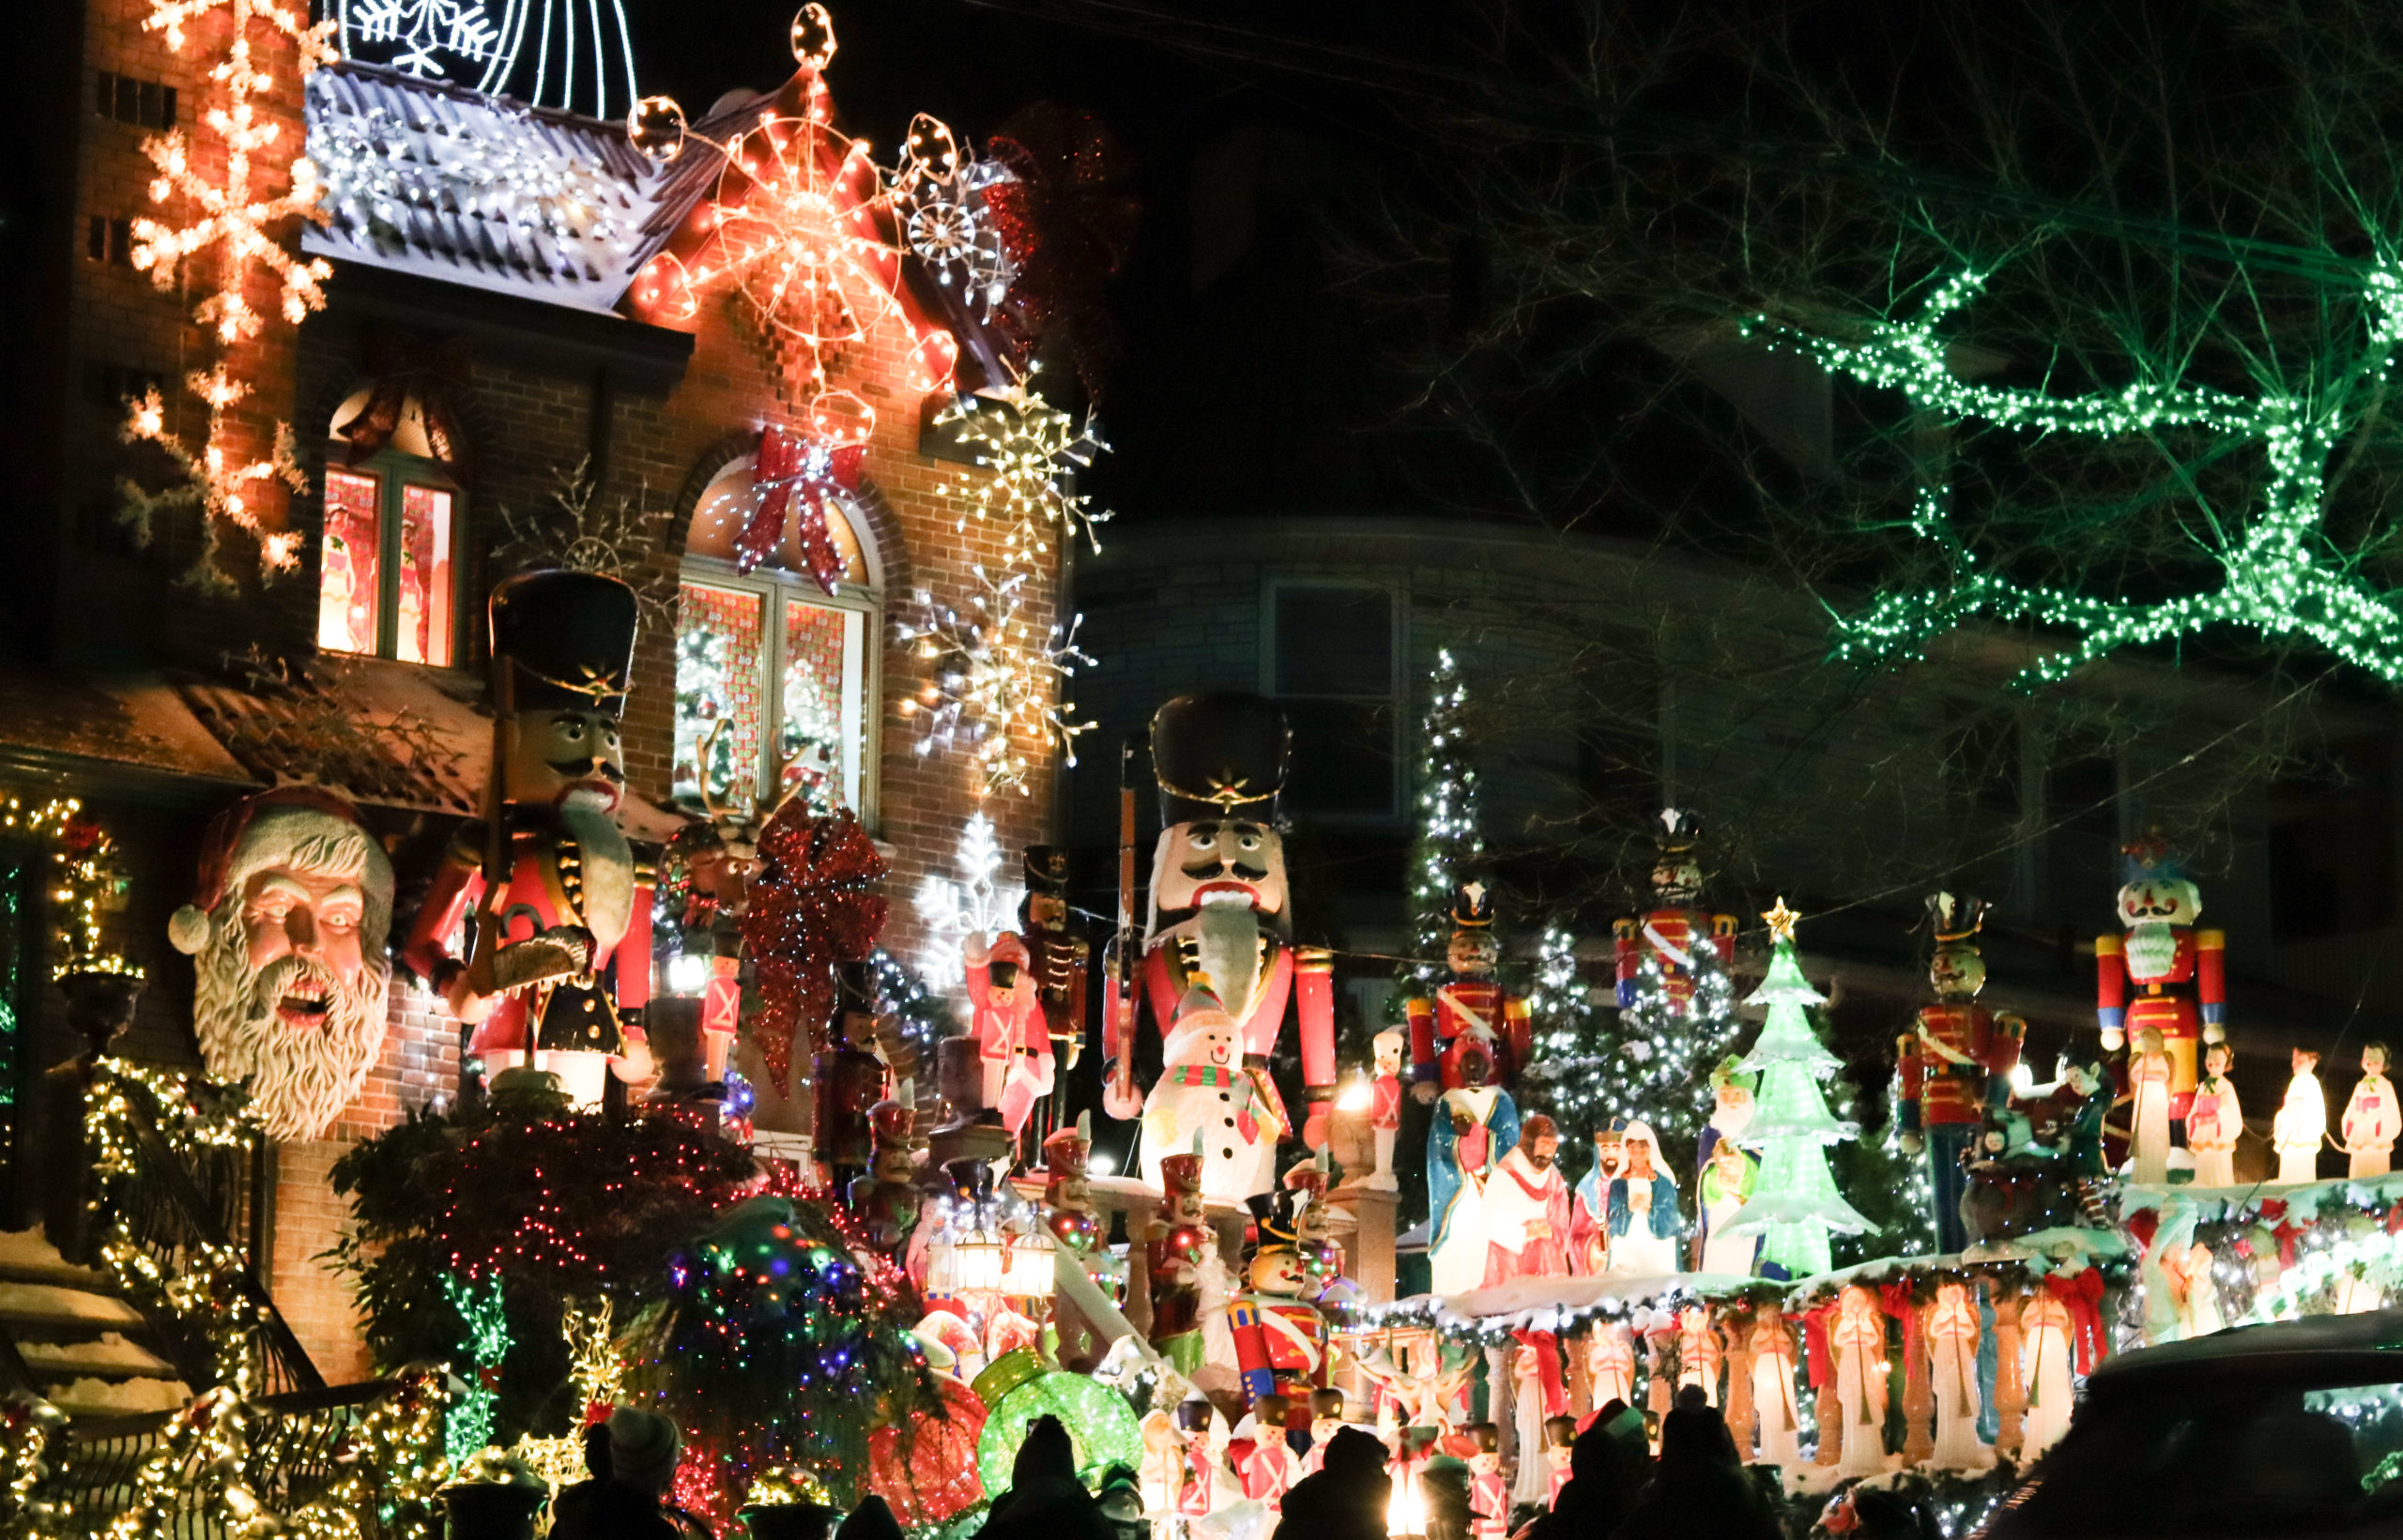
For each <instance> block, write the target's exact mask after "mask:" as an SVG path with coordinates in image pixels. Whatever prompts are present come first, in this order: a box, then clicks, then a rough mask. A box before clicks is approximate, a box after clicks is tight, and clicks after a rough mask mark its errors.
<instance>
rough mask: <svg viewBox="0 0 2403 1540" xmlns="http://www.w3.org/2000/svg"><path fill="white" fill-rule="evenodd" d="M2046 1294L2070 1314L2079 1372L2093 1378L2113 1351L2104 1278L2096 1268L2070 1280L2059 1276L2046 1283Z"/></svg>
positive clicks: (2045, 1280)
mask: <svg viewBox="0 0 2403 1540" xmlns="http://www.w3.org/2000/svg"><path fill="white" fill-rule="evenodd" d="M2044 1291H2045V1292H2046V1293H2048V1294H2050V1295H2052V1297H2053V1298H2055V1299H2057V1300H2059V1301H2060V1302H2061V1304H2062V1305H2063V1306H2064V1307H2065V1308H2067V1310H2068V1311H2069V1319H2070V1338H2071V1340H2072V1341H2073V1342H2074V1344H2075V1345H2076V1349H2077V1372H2078V1373H2080V1374H2091V1373H2093V1372H2094V1365H2096V1364H2097V1363H2098V1362H2100V1361H2101V1360H2102V1359H2103V1357H2104V1356H2105V1354H2106V1353H2108V1352H2109V1351H2110V1350H2111V1345H2110V1339H2109V1338H2108V1337H2106V1336H2105V1335H2104V1334H2103V1309H2102V1301H2103V1274H2102V1273H2100V1272H2099V1271H2097V1270H2096V1269H2094V1268H2090V1267H2089V1268H2088V1269H2087V1270H2086V1271H2084V1272H2083V1273H2076V1274H2074V1275H2073V1276H2070V1277H2066V1278H2065V1277H2063V1276H2061V1275H2060V1274H2059V1273H2051V1274H2049V1275H2047V1276H2046V1277H2045V1279H2044Z"/></svg>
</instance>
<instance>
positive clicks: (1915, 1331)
mask: <svg viewBox="0 0 2403 1540" xmlns="http://www.w3.org/2000/svg"><path fill="white" fill-rule="evenodd" d="M1911 1288H1912V1285H1911V1284H1910V1283H1909V1282H1908V1281H1907V1280H1906V1281H1904V1282H1902V1283H1890V1284H1880V1285H1878V1286H1877V1304H1878V1307H1879V1308H1881V1309H1883V1310H1884V1311H1885V1312H1886V1314H1888V1315H1890V1316H1891V1317H1893V1318H1894V1319H1896V1320H1898V1321H1900V1322H1902V1327H1903V1375H1904V1378H1906V1379H1907V1380H1917V1379H1918V1378H1920V1372H1919V1370H1920V1359H1921V1355H1922V1354H1924V1353H1925V1352H1926V1351H1927V1345H1926V1343H1925V1342H1924V1341H1922V1340H1921V1334H1920V1331H1919V1302H1918V1301H1917V1300H1914V1299H1913V1298H1911Z"/></svg>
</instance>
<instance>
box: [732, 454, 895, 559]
mask: <svg viewBox="0 0 2403 1540" xmlns="http://www.w3.org/2000/svg"><path fill="white" fill-rule="evenodd" d="M866 458H867V446H866V445H865V444H829V443H827V442H826V441H825V440H823V439H817V438H804V437H802V436H801V435H798V434H794V433H790V432H788V431H787V430H785V429H783V428H778V427H774V426H770V427H765V428H762V429H760V430H759V451H758V455H756V456H755V457H754V458H753V461H752V465H751V485H752V487H753V489H754V490H755V491H757V492H758V494H759V506H758V508H756V509H753V510H752V511H751V517H750V518H749V519H748V520H746V521H745V522H744V524H743V526H742V528H741V529H739V530H737V531H736V532H735V536H734V570H735V571H736V572H750V571H751V570H752V569H753V568H755V567H757V566H758V565H759V564H760V563H761V562H763V561H765V560H767V559H768V558H769V557H772V556H774V555H775V554H776V548H777V547H778V546H780V545H782V544H783V543H784V537H785V519H786V516H787V515H788V513H790V512H791V511H792V508H793V502H794V495H795V494H796V493H797V494H799V495H800V504H801V518H800V522H799V524H798V525H797V526H796V529H795V533H797V534H798V535H799V536H800V537H801V550H802V555H803V556H804V557H807V558H808V560H809V575H810V576H811V577H813V578H816V579H817V580H818V586H819V587H820V588H823V589H825V590H826V592H828V593H830V594H831V593H833V592H834V585H835V584H837V583H839V582H840V581H842V576H843V558H842V557H841V556H840V555H838V554H837V553H836V552H835V550H834V536H833V535H832V534H831V533H830V532H829V531H828V530H827V527H826V498H827V496H828V495H829V494H831V493H835V492H857V491H858V490H859V489H860V464H861V462H862V461H864V460H865V459H866Z"/></svg>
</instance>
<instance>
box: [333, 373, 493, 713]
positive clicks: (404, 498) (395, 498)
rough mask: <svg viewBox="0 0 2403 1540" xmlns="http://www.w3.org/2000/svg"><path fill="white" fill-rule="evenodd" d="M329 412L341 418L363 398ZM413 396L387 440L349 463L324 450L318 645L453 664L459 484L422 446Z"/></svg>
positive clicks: (338, 452)
mask: <svg viewBox="0 0 2403 1540" xmlns="http://www.w3.org/2000/svg"><path fill="white" fill-rule="evenodd" d="M366 397H367V393H366V392H365V391H363V390H362V391H360V393H359V394H358V395H356V396H354V397H353V398H352V399H351V400H350V401H348V402H345V403H344V404H343V409H342V410H340V411H338V412H336V413H335V414H334V423H335V425H336V427H340V426H341V424H342V423H344V421H347V420H348V419H350V418H351V417H352V416H354V415H355V414H356V413H357V412H358V411H359V410H360V407H362V406H363V405H364V404H366ZM423 447H424V432H423V428H422V425H421V423H420V422H419V421H418V420H417V415H416V411H415V403H414V402H412V403H411V404H410V406H409V409H408V410H406V412H404V414H403V418H402V423H401V429H400V431H398V432H395V433H394V434H393V435H392V436H391V439H390V442H389V443H387V444H386V445H385V447H384V448H383V449H381V450H378V451H376V452H375V454H372V455H369V456H368V457H367V458H366V459H364V460H362V461H361V462H360V464H358V465H342V464H341V463H340V460H341V456H342V454H343V452H344V450H346V449H347V448H348V446H347V445H345V444H344V443H343V442H342V441H341V440H340V439H336V440H335V445H334V449H333V450H330V451H329V453H328V456H327V461H328V465H327V470H326V499H325V508H326V527H325V536H324V541H323V543H322V546H321V548H320V551H319V566H318V576H317V645H318V646H319V647H321V648H325V649H327V650H328V651H331V652H361V653H367V654H370V655H373V656H375V657H379V658H397V659H399V660H400V661H401V662H403V663H432V664H434V665H436V667H444V668H447V667H449V666H450V665H451V663H452V659H453V656H454V653H455V649H456V647H457V639H458V618H457V603H456V596H457V590H458V579H459V574H458V563H457V562H456V561H455V560H454V559H453V552H454V549H455V547H456V544H457V541H458V538H459V496H458V488H457V487H456V486H455V485H454V484H453V483H452V480H450V478H449V477H447V476H445V475H444V474H443V472H442V468H441V467H440V466H439V465H436V463H435V462H434V461H433V459H432V458H431V457H430V456H429V455H427V454H425V453H423V452H412V451H413V450H416V451H421V450H423Z"/></svg>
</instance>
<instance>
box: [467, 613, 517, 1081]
mask: <svg viewBox="0 0 2403 1540" xmlns="http://www.w3.org/2000/svg"><path fill="white" fill-rule="evenodd" d="M516 675H517V663H516V660H515V659H513V658H495V659H494V660H493V661H492V769H491V770H490V771H489V772H488V773H486V775H485V776H484V795H483V818H484V852H483V861H482V874H481V875H482V877H483V883H484V891H483V897H482V902H481V903H479V904H478V905H477V906H476V945H475V951H474V952H473V953H471V954H470V956H469V958H468V962H467V977H468V982H469V986H470V987H472V988H474V989H475V990H476V992H477V993H478V994H490V993H491V992H492V987H493V964H494V960H495V959H496V958H497V956H498V955H499V954H500V944H501V928H500V916H501V911H502V909H504V908H505V907H508V902H509V877H510V872H509V865H510V862H509V853H510V851H509V826H508V823H507V820H506V818H505V817H504V813H505V811H506V809H507V807H508V805H509V804H508V800H507V797H506V789H507V784H508V780H509V762H510V760H511V759H512V758H513V757H514V751H515V749H516V735H517V710H516V707H517V688H516V686H517V680H516ZM475 1036H476V1029H475V1028H473V1027H471V1026H469V1025H467V1023H465V1022H462V1023H460V1025H459V1099H460V1100H461V1101H462V1102H473V1101H475V1100H476V1099H478V1098H479V1097H481V1095H482V1090H483V1085H482V1080H481V1079H470V1078H469V1076H468V1074H467V1060H468V1047H469V1044H472V1043H473V1042H474V1041H475Z"/></svg>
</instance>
